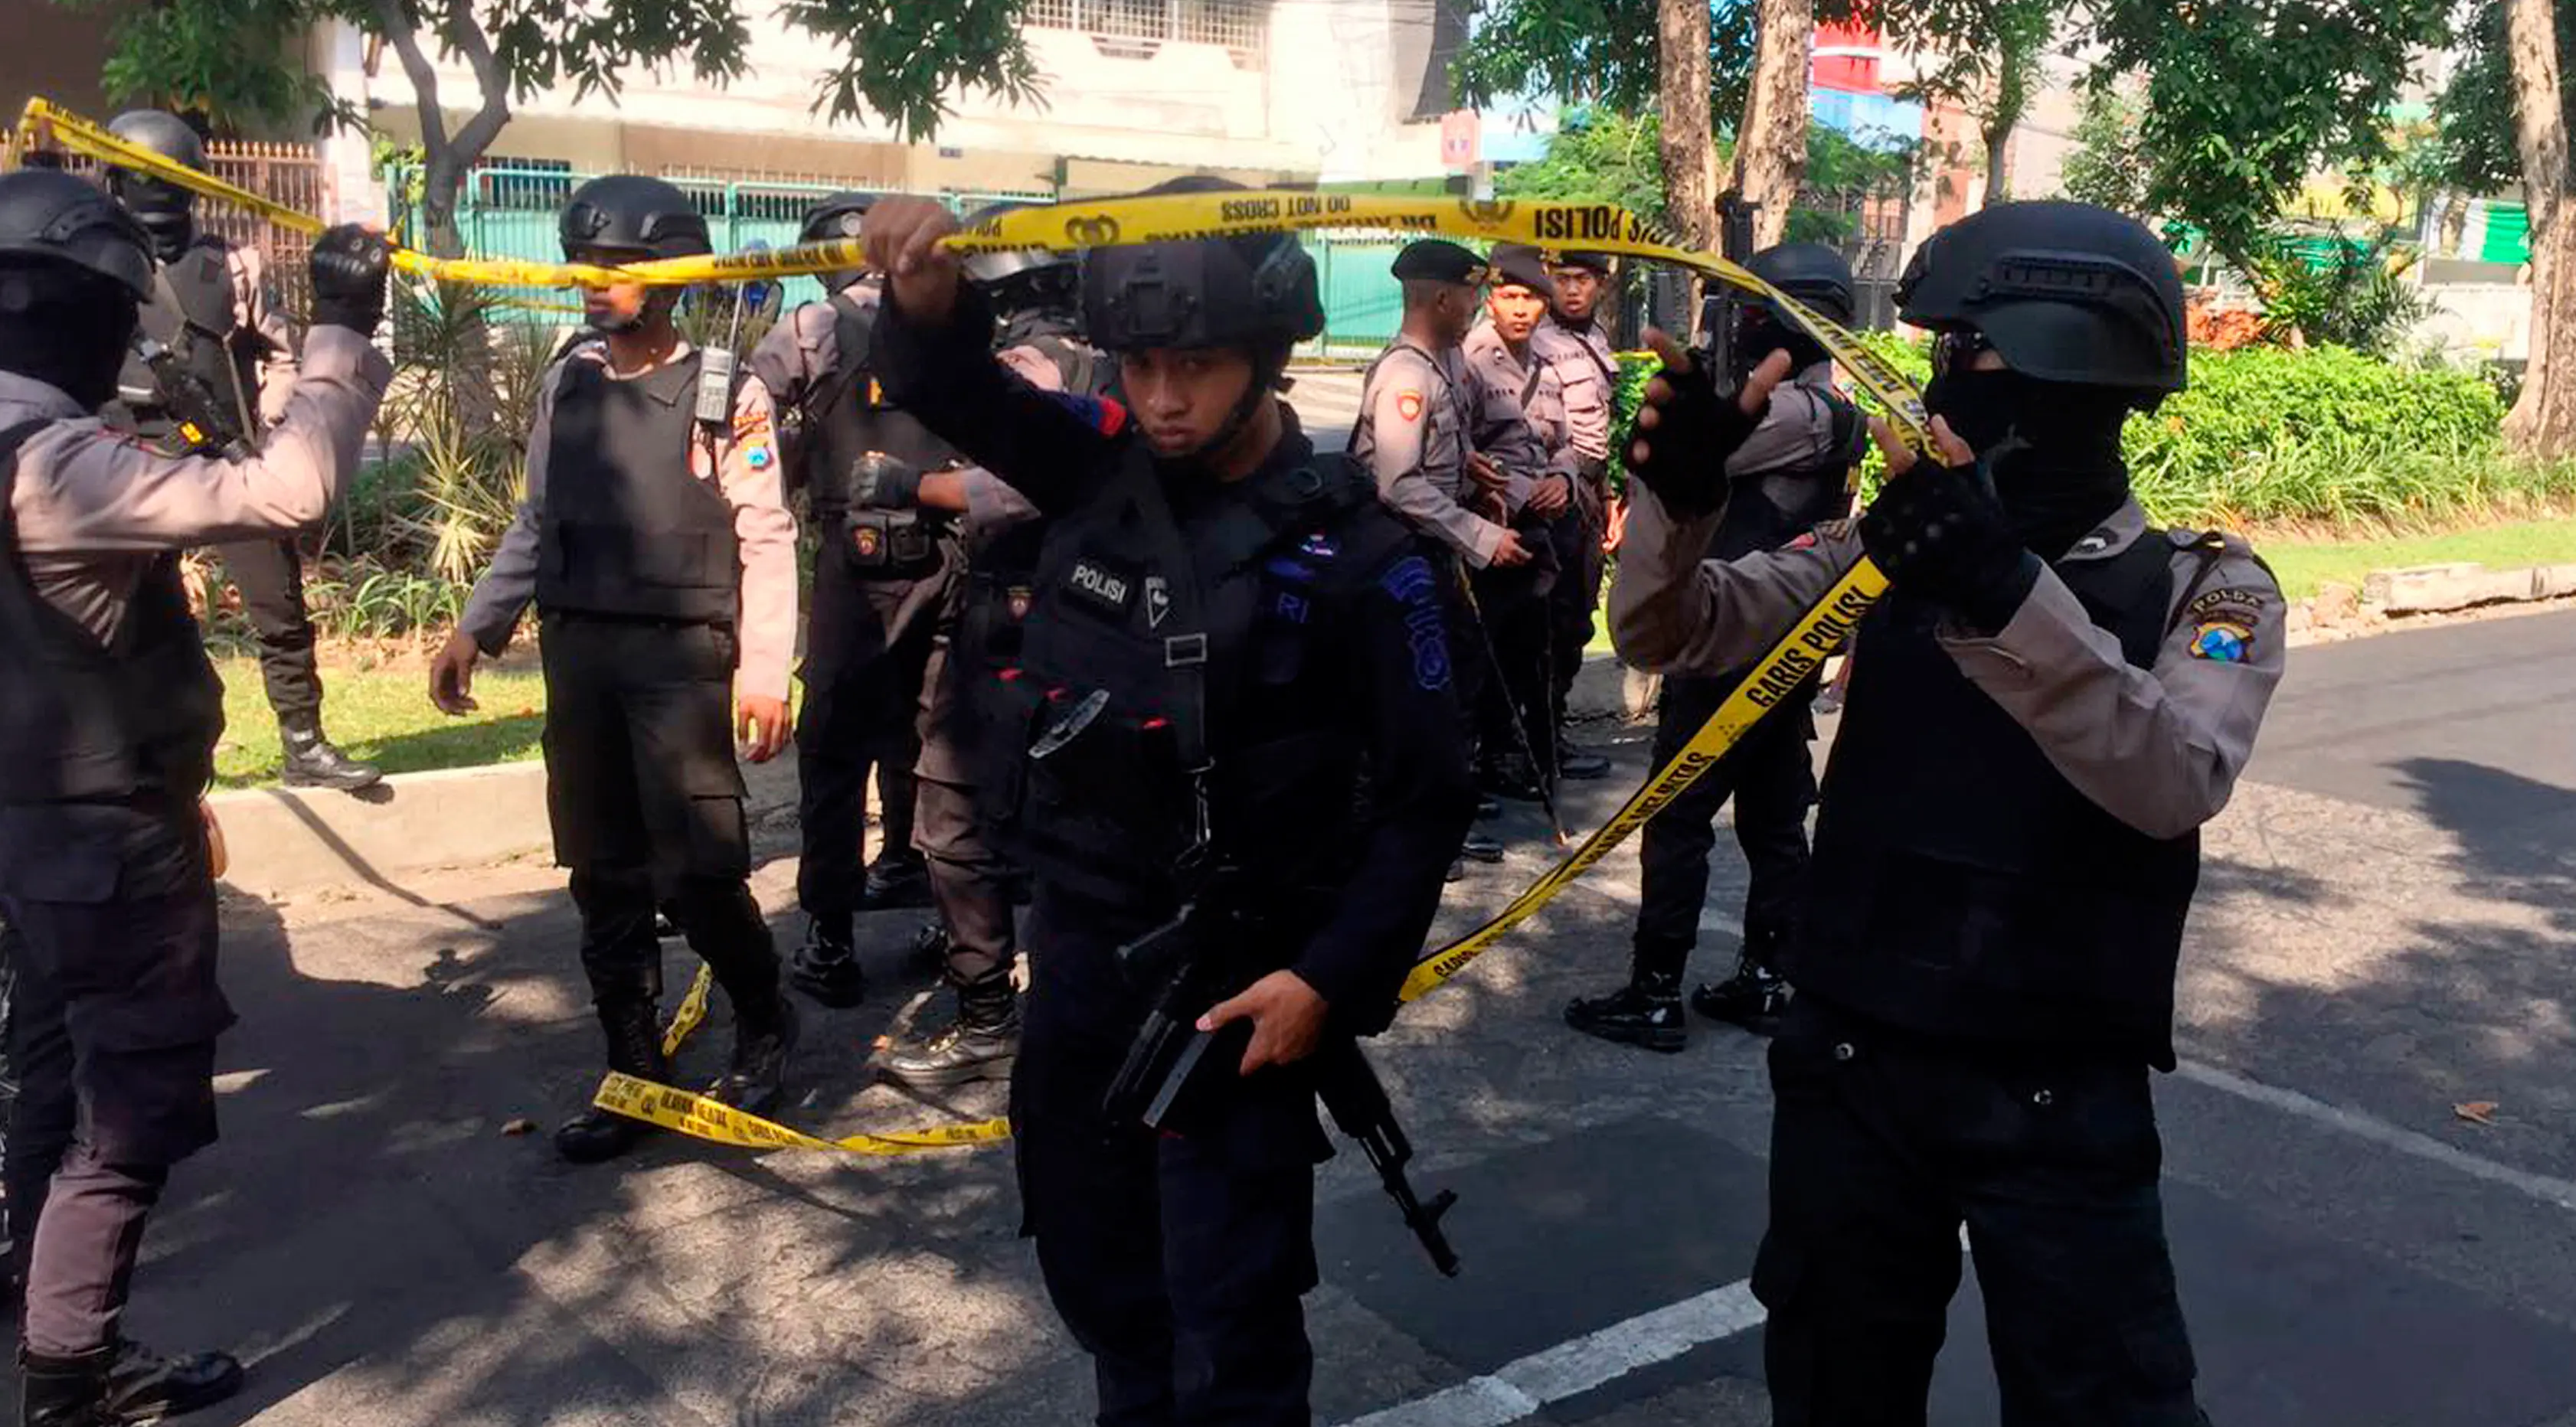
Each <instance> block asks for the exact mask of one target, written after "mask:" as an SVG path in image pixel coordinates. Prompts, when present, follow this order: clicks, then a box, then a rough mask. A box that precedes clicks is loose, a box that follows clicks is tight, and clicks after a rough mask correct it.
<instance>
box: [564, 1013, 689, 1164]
mask: <svg viewBox="0 0 2576 1427" xmlns="http://www.w3.org/2000/svg"><path fill="white" fill-rule="evenodd" d="M599 1025H600V1029H602V1030H604V1031H606V1032H607V1033H608V1068H609V1069H611V1070H618V1071H623V1072H625V1073H626V1074H628V1075H632V1076H635V1077H637V1078H639V1079H643V1080H651V1081H655V1082H659V1083H668V1082H669V1080H670V1076H671V1068H670V1066H669V1065H668V1064H667V1063H666V1062H665V1061H664V1060H663V1059H662V1022H661V1017H660V1016H659V1015H657V1014H656V1013H655V1011H654V1007H653V1002H652V999H651V998H650V997H646V996H624V997H620V998H618V999H616V1000H613V1001H602V1002H600V1003H599ZM651 1133H653V1127H652V1126H651V1125H648V1124H646V1123H644V1122H643V1121H642V1120H631V1119H628V1118H627V1117H626V1116H624V1115H620V1114H617V1113H615V1112H613V1111H609V1110H602V1109H600V1108H599V1107H598V1106H596V1105H594V1106H592V1107H590V1108H589V1109H587V1110H584V1111H582V1112H581V1113H580V1114H578V1115H575V1116H574V1117H572V1118H571V1119H569V1120H566V1121H564V1123H563V1126H562V1128H560V1129H558V1130H556V1131H555V1150H556V1152H558V1153H560V1154H561V1155H562V1156H563V1157H564V1158H566V1159H568V1160H571V1161H572V1162H573V1163H575V1164H597V1163H599V1162H600V1161H602V1160H610V1159H615V1158H617V1157H618V1156H619V1155H622V1154H624V1153H626V1152H627V1151H628V1150H631V1149H633V1148H635V1146H636V1144H637V1142H638V1141H641V1140H642V1139H643V1138H644V1137H645V1136H646V1135H649V1134H651Z"/></svg>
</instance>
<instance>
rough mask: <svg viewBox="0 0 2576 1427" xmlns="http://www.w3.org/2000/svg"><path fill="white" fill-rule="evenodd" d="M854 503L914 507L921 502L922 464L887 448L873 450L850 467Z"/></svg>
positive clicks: (882, 508) (878, 506)
mask: <svg viewBox="0 0 2576 1427" xmlns="http://www.w3.org/2000/svg"><path fill="white" fill-rule="evenodd" d="M850 503H851V504H853V505H858V506H866V507H873V508H875V509H879V510H910V509H912V508H913V507H914V506H915V505H918V504H920V503H921V468H920V467H919V466H916V465H914V464H912V463H911V462H910V461H906V460H902V459H900V458H897V457H894V456H889V455H887V454H886V453H885V452H883V451H870V452H869V453H867V454H866V455H864V456H861V457H860V458H859V460H858V464H857V465H855V466H853V467H852V468H851V470H850Z"/></svg>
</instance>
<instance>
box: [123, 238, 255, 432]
mask: <svg viewBox="0 0 2576 1427" xmlns="http://www.w3.org/2000/svg"><path fill="white" fill-rule="evenodd" d="M136 317H137V323H136V330H137V332H138V333H139V334H140V335H141V336H142V337H144V338H147V339H149V340H151V341H153V342H156V343H158V344H160V345H161V346H163V347H165V348H167V349H169V353H170V355H169V357H168V359H167V369H168V370H167V373H166V374H165V373H164V372H162V371H156V370H154V368H153V367H151V366H149V365H147V364H146V363H145V362H144V360H143V355H142V353H141V352H140V351H130V352H128V353H127V354H126V358H125V369H124V371H123V372H122V373H120V374H119V375H118V377H117V400H118V402H119V403H120V404H121V405H123V406H124V407H125V416H124V419H122V420H120V421H118V422H117V423H116V424H117V425H119V426H120V427H123V428H126V429H130V430H132V431H133V432H134V433H135V434H136V435H138V436H142V437H145V438H147V439H152V440H159V439H161V438H163V437H166V436H168V435H169V434H170V433H171V432H172V431H174V430H176V429H177V428H178V426H179V423H180V422H181V421H182V420H183V419H186V420H196V421H200V422H203V421H207V420H213V421H219V422H221V423H222V427H221V429H220V430H217V431H211V432H208V433H206V434H207V435H208V436H209V437H210V438H211V439H212V444H216V445H221V444H223V442H224V441H225V440H226V439H229V438H238V439H241V440H246V441H253V442H256V441H257V440H258V437H259V429H260V428H259V359H260V355H261V353H262V352H263V351H264V350H265V348H266V346H267V343H266V341H265V339H263V338H262V337H261V336H260V335H259V334H258V333H256V332H253V331H250V330H248V329H246V328H243V327H240V326H238V325H236V323H235V322H234V317H233V276H232V265H231V264H230V263H229V262H227V261H226V260H225V249H224V245H223V243H222V242H221V240H219V239H215V238H211V237H204V238H199V239H198V240H197V241H195V242H193V243H190V244H189V245H188V247H187V250H186V251H185V252H182V253H181V254H180V255H179V256H178V257H177V258H176V259H174V260H173V261H170V262H167V263H163V264H162V265H161V267H160V270H159V271H158V272H157V273H156V274H155V275H154V277H153V282H152V300H151V301H150V302H147V303H145V304H143V306H142V307H141V309H140V310H139V311H138V312H137V314H136ZM179 381H184V382H188V383H191V384H193V385H194V386H195V387H196V388H197V391H198V392H199V393H201V394H202V395H203V397H204V398H205V399H204V400H202V401H195V402H192V401H190V400H189V399H188V398H187V396H186V395H185V394H183V393H178V392H174V391H172V390H170V387H171V385H172V383H173V382H179Z"/></svg>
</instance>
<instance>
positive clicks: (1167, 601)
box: [1145, 575, 1172, 629]
mask: <svg viewBox="0 0 2576 1427" xmlns="http://www.w3.org/2000/svg"><path fill="white" fill-rule="evenodd" d="M1171 612H1172V587H1171V586H1170V585H1169V584H1166V583H1165V582H1164V580H1163V577H1162V576H1160V575H1147V576H1146V577H1145V627H1146V628H1147V629H1160V628H1162V627H1163V618H1164V616H1166V615H1168V614H1170V613H1171Z"/></svg>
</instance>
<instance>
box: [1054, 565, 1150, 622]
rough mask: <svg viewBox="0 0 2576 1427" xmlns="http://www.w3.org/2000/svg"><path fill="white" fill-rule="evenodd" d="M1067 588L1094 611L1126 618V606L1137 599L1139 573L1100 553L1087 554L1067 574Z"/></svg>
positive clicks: (1068, 591)
mask: <svg viewBox="0 0 2576 1427" xmlns="http://www.w3.org/2000/svg"><path fill="white" fill-rule="evenodd" d="M1064 591H1065V593H1066V594H1069V595H1071V596H1073V598H1074V600H1075V602H1076V603H1078V604H1082V605H1085V606H1088V607H1089V608H1090V610H1091V611H1092V612H1093V613H1094V614H1102V615H1107V616H1108V617H1110V618H1112V619H1124V618H1126V617H1127V606H1128V605H1130V604H1132V603H1134V602H1135V599H1136V576H1135V573H1134V572H1133V571H1130V570H1127V569H1124V568H1122V567H1120V566H1118V565H1115V564H1112V563H1111V562H1109V561H1107V560H1103V559H1101V558H1100V557H1099V556H1097V555H1085V556H1082V557H1081V558H1079V559H1077V560H1075V561H1074V562H1073V569H1072V571H1071V572H1070V573H1068V574H1067V575H1066V576H1065V577H1064Z"/></svg>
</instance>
